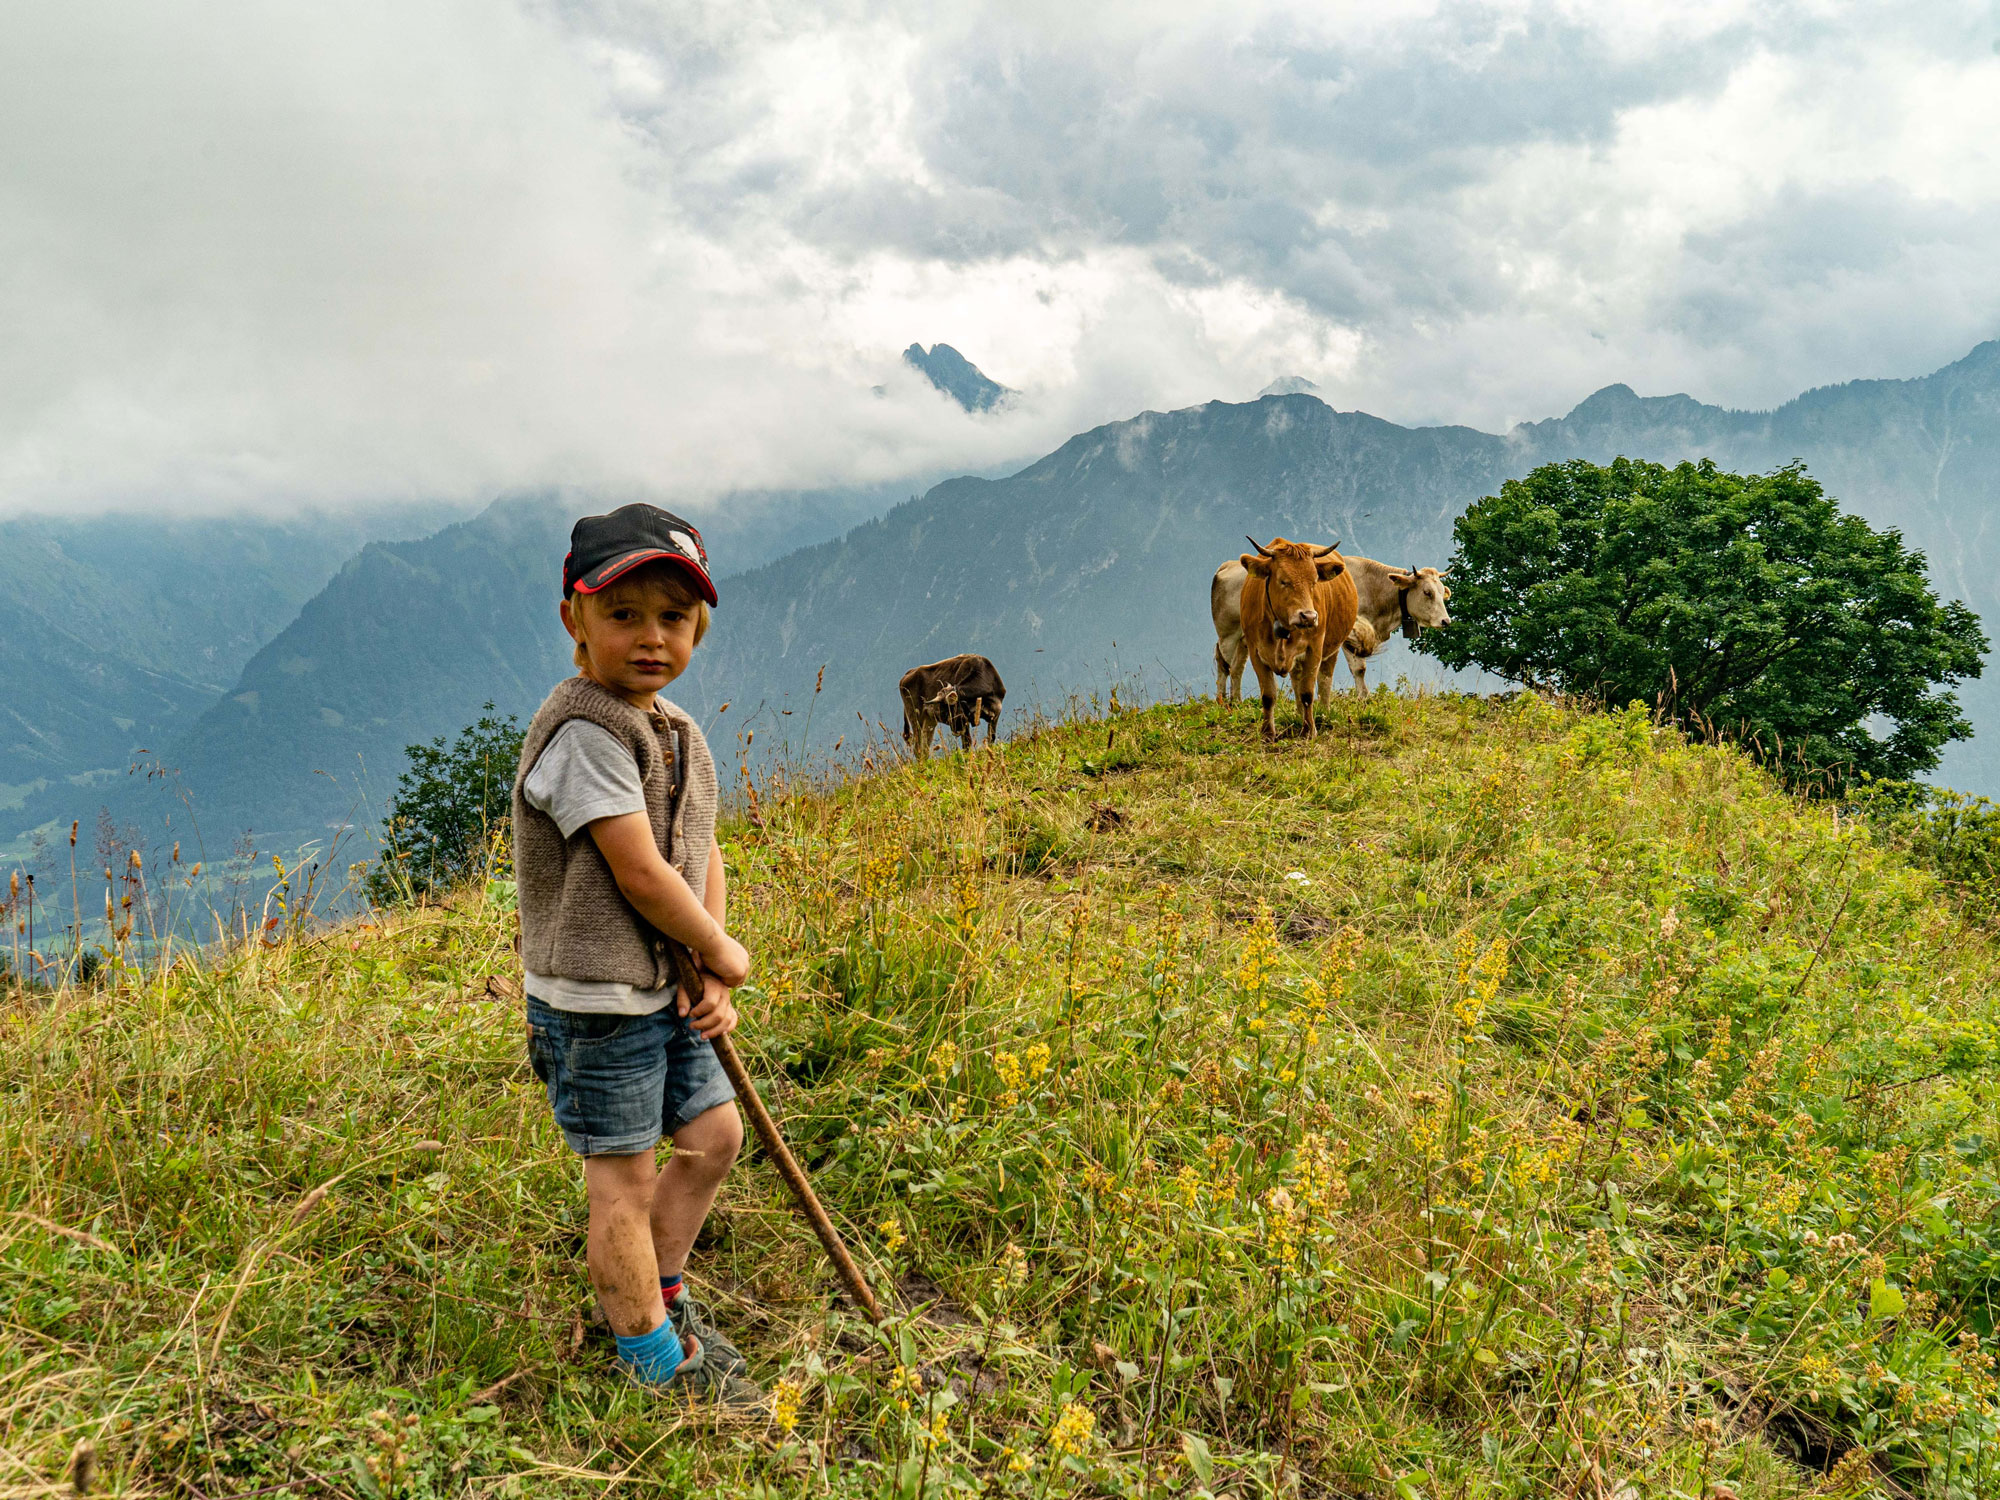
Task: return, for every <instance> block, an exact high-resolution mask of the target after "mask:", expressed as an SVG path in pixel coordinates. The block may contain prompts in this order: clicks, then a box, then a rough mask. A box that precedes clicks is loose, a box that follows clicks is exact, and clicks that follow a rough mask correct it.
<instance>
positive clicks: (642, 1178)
mask: <svg viewBox="0 0 2000 1500" xmlns="http://www.w3.org/2000/svg"><path fill="white" fill-rule="evenodd" d="M583 1183H584V1189H585V1191H586V1192H587V1193H588V1194H589V1196H590V1206H591V1207H592V1208H594V1209H599V1210H603V1209H616V1208H621V1207H631V1206H633V1205H638V1206H641V1207H643V1206H644V1204H645V1203H646V1201H647V1199H649V1198H650V1197H651V1196H652V1192H653V1153H652V1152H650V1151H640V1152H637V1153H636V1154H634V1155H631V1156H591V1157H586V1158H585V1159H584V1163H583Z"/></svg>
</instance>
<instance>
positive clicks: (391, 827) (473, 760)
mask: <svg viewBox="0 0 2000 1500" xmlns="http://www.w3.org/2000/svg"><path fill="white" fill-rule="evenodd" d="M484 707H485V712H484V714H483V715H482V716H481V717H480V718H479V719H478V720H477V721H475V722H474V723H471V724H468V725H466V727H465V728H463V729H461V730H460V731H459V732H458V737H457V738H456V739H454V740H453V741H452V742H451V743H450V745H448V746H447V745H446V744H445V739H444V736H443V735H439V736H438V737H437V738H436V739H434V740H432V741H431V742H430V743H429V744H428V745H411V746H409V747H407V748H406V749H405V751H404V752H403V753H404V754H405V755H406V756H407V757H408V759H409V767H408V769H406V770H405V771H404V772H403V774H402V776H401V777H400V778H399V779H398V780H397V782H396V796H395V800H394V801H392V802H391V803H390V804H389V814H388V816H387V817H386V818H384V819H383V820H382V854H381V857H380V858H379V859H377V860H376V862H375V866H374V868H373V869H372V870H370V871H369V873H368V876H367V879H366V880H365V881H364V882H363V887H362V889H363V891H364V893H365V894H366V895H367V897H368V899H369V900H370V901H372V902H373V903H374V904H375V905H377V906H390V905H394V904H396V903H398V902H408V901H412V900H415V899H417V898H419V897H422V896H428V895H431V894H433V893H435V892H438V891H442V890H447V889H449V888H451V887H452V886H456V885H459V884H462V883H463V882H464V881H466V880H468V879H470V878H472V877H473V876H475V875H482V874H489V873H492V872H493V871H494V868H495V867H496V866H499V865H504V864H505V863H506V862H507V859H508V855H507V849H508V846H509V837H510V834H511V831H512V827H511V825H512V821H513V812H512V809H513V795H514V772H515V769H516V768H517V766H518V765H519V763H520V759H521V738H522V731H521V726H520V723H519V721H517V720H516V719H515V717H514V716H513V715H512V714H507V715H505V716H504V717H503V716H501V715H498V714H496V713H495V712H494V711H493V705H492V703H490V702H489V703H487V704H485V705H484Z"/></svg>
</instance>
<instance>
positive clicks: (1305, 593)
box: [1239, 537, 1359, 739]
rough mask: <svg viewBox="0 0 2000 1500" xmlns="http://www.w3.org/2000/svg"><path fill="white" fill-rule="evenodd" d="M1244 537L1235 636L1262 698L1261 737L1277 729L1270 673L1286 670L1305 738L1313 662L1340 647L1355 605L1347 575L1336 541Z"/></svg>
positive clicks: (1310, 729)
mask: <svg viewBox="0 0 2000 1500" xmlns="http://www.w3.org/2000/svg"><path fill="white" fill-rule="evenodd" d="M1247 540H1248V541H1249V543H1250V545H1251V546H1253V547H1256V548H1257V550H1256V552H1254V553H1250V552H1246V553H1244V554H1243V556H1242V557H1241V558H1240V559H1239V561H1241V562H1242V564H1243V568H1244V572H1245V574H1246V575H1247V576H1246V577H1245V578H1244V580H1243V599H1242V605H1241V611H1242V617H1243V642H1244V645H1245V646H1246V648H1247V649H1248V653H1249V657H1250V665H1251V666H1252V667H1253V668H1255V669H1256V672H1257V688H1258V691H1259V692H1260V693H1261V694H1262V696H1263V700H1264V737H1265V738H1266V739H1273V738H1275V737H1276V735H1277V727H1276V725H1275V724H1274V722H1273V717H1272V716H1273V714H1274V712H1275V710H1276V708H1277V703H1278V679H1279V678H1280V677H1289V678H1291V679H1292V692H1293V693H1294V694H1295V695H1296V696H1297V698H1298V700H1299V717H1300V718H1301V719H1303V720H1304V721H1305V726H1306V738H1307V739H1312V738H1314V737H1315V736H1317V735H1318V733H1319V725H1318V724H1317V723H1316V722H1314V719H1313V689H1314V688H1315V686H1316V685H1317V684H1318V681H1319V676H1320V663H1321V662H1322V660H1324V659H1325V658H1326V657H1327V656H1328V655H1329V653H1330V652H1331V651H1338V650H1339V649H1340V643H1341V642H1342V641H1344V640H1346V639H1347V632H1348V631H1350V630H1352V629H1353V628H1354V617H1355V614H1356V611H1357V609H1358V608H1359V602H1358V600H1357V599H1356V597H1355V593H1354V580H1353V579H1352V578H1349V577H1348V576H1347V564H1346V563H1345V562H1344V561H1343V560H1342V558H1341V556H1340V552H1339V550H1338V545H1337V544H1336V545H1335V546H1328V547H1315V546H1314V545H1313V544H1312V543H1310V542H1288V541H1286V540H1285V539H1284V538H1283V537H1278V538H1276V539H1275V540H1273V541H1272V543H1271V545H1270V546H1268V547H1265V546H1260V545H1259V544H1258V541H1257V539H1256V538H1255V537H1250V538H1248V539H1247Z"/></svg>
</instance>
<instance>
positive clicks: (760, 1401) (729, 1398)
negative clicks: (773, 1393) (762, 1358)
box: [669, 1348, 770, 1417]
mask: <svg viewBox="0 0 2000 1500" xmlns="http://www.w3.org/2000/svg"><path fill="white" fill-rule="evenodd" d="M669 1389H671V1390H676V1391H686V1392H687V1393H688V1394H689V1395H690V1396H692V1397H694V1398H695V1399H696V1400H697V1401H713V1402H714V1403H715V1404H716V1405H717V1406H719V1407H721V1408H722V1409H723V1410H724V1411H726V1412H729V1413H730V1414H731V1415H733V1416H741V1417H749V1416H756V1415H758V1414H759V1413H763V1412H768V1411H769V1410H770V1402H769V1401H768V1400H767V1399H766V1398H765V1395H764V1388H763V1387H762V1386H760V1385H758V1384H757V1382H756V1381H754V1380H751V1379H750V1378H749V1377H748V1376H744V1375H736V1374H732V1373H731V1372H730V1371H728V1370H725V1369H723V1368H721V1366H720V1365H719V1364H718V1363H717V1362H716V1361H715V1360H714V1359H713V1358H711V1357H710V1355H709V1351H708V1350H707V1349H706V1348H703V1349H702V1350H701V1351H700V1352H699V1353H697V1354H696V1355H695V1356H694V1358H693V1359H692V1360H691V1361H689V1362H688V1363H687V1364H684V1365H682V1366H681V1367H680V1369H679V1370H677V1371H676V1372H675V1373H674V1379H673V1384H672V1385H671V1386H670V1387H669Z"/></svg>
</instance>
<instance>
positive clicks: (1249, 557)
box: [1236, 552, 1271, 578]
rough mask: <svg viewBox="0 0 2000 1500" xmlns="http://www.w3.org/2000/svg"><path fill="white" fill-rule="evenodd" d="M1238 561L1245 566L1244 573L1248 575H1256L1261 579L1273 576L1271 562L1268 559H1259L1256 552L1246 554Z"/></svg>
mask: <svg viewBox="0 0 2000 1500" xmlns="http://www.w3.org/2000/svg"><path fill="white" fill-rule="evenodd" d="M1236 560H1237V561H1238V562H1240V563H1242V564H1243V571H1244V572H1246V573H1255V574H1256V575H1257V576H1258V577H1259V578H1269V577H1270V576H1271V560H1270V559H1269V558H1268V557H1259V556H1258V555H1257V554H1256V553H1254V552H1246V553H1244V554H1243V555H1242V556H1241V557H1239V558H1237V559H1236Z"/></svg>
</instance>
